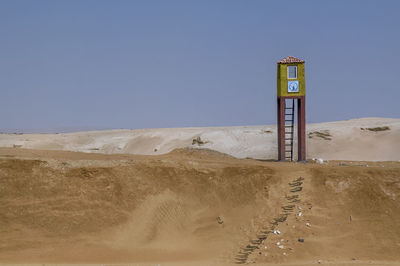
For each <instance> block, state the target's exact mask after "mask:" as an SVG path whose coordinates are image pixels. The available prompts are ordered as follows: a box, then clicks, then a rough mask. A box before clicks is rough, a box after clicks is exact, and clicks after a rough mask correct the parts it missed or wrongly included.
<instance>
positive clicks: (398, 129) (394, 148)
mask: <svg viewBox="0 0 400 266" xmlns="http://www.w3.org/2000/svg"><path fill="white" fill-rule="evenodd" d="M374 129H375V130H374ZM307 135H308V137H307V149H308V150H307V157H308V158H323V159H328V160H370V161H398V160H400V152H399V150H400V141H399V140H400V119H388V118H363V119H353V120H348V121H339V122H330V123H318V124H308V125H307ZM196 139H198V140H199V141H200V142H196V141H193V140H196ZM0 147H20V148H28V149H45V150H66V151H79V152H89V153H106V154H116V153H126V154H143V155H158V154H165V153H168V152H170V151H172V150H174V149H177V148H185V147H197V148H206V149H212V150H216V151H219V152H222V153H226V154H229V155H232V156H234V157H236V158H255V159H276V158H277V137H276V126H273V125H270V126H268V125H267V126H241V127H214V128H212V127H208V128H164V129H141V130H108V131H89V132H77V133H68V134H22V135H18V134H1V135H0Z"/></svg>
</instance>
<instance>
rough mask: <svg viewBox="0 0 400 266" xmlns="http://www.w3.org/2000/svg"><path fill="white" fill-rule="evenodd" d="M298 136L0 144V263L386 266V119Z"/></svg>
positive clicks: (154, 136)
mask: <svg viewBox="0 0 400 266" xmlns="http://www.w3.org/2000/svg"><path fill="white" fill-rule="evenodd" d="M307 131H308V134H307V136H308V137H307V142H308V157H309V158H312V157H317V158H324V159H329V161H328V162H326V161H325V163H324V164H316V163H314V162H313V161H308V162H307V163H290V162H286V163H283V162H270V161H263V160H254V159H240V158H257V159H274V158H276V129H275V127H273V126H252V127H224V128H223V127H221V128H177V129H149V130H112V131H92V132H77V133H69V134H21V135H17V134H1V135H0V264H4V265H9V264H11V263H13V264H14V263H29V264H32V263H38V264H39V265H42V264H44V263H47V264H49V263H50V264H72V263H73V264H101V265H103V264H129V265H132V264H134V265H157V264H160V265H237V264H247V263H252V264H254V265H277V264H280V265H319V264H327V265H341V266H345V265H399V264H400V252H399V250H400V227H399V226H398V224H399V221H400V204H399V199H400V174H399V173H400V162H398V160H400V153H399V150H400V146H399V145H400V143H399V140H400V119H378V118H368V119H357V120H349V121H341V122H332V123H320V124H310V125H307ZM235 157H236V158H235ZM334 159H338V160H339V161H335V160H334ZM346 160H350V161H346ZM351 160H353V161H351ZM372 161H375V162H372ZM275 230H279V232H280V234H275V233H274V231H275ZM299 238H302V239H304V242H299Z"/></svg>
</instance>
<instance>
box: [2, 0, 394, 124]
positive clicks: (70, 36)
mask: <svg viewBox="0 0 400 266" xmlns="http://www.w3.org/2000/svg"><path fill="white" fill-rule="evenodd" d="M399 12H400V1H378V0H376V1H338V0H335V1H318V0H317V1H266V0H262V1H256V0H252V1H244V0H242V1H234V0H227V1H216V0H213V1H205V0H198V1H191V0H182V1H173V0H168V1H164V0H159V1H149V0H143V1H133V0H132V1H111V0H110V1H99V0H93V1H85V0H80V1H71V0H64V1H52V0H51V1H40V0H38V1H31V0H28V1H18V0H12V1H5V0H1V1H0V92H1V97H0V129H10V128H12V129H41V128H43V129H45V128H46V129H48V128H60V127H77V128H80V127H81V128H84V127H96V128H155V127H187V126H229V125H260V124H273V123H275V121H276V110H275V109H276V61H278V60H279V59H281V58H283V57H286V56H287V55H292V56H296V57H299V58H301V59H304V60H306V82H307V120H308V122H321V121H334V120H343V119H350V118H358V117H369V116H374V117H376V116H378V117H393V118H400V15H399Z"/></svg>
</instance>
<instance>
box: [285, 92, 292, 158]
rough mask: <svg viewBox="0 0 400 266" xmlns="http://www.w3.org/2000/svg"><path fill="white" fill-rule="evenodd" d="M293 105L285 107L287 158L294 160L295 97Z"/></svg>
mask: <svg viewBox="0 0 400 266" xmlns="http://www.w3.org/2000/svg"><path fill="white" fill-rule="evenodd" d="M288 101H292V106H291V107H285V159H286V160H287V159H290V160H291V161H293V138H294V136H293V134H294V99H289V100H288Z"/></svg>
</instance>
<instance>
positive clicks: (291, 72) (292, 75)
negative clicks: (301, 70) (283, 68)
mask: <svg viewBox="0 0 400 266" xmlns="http://www.w3.org/2000/svg"><path fill="white" fill-rule="evenodd" d="M287 74H288V79H297V66H288V67H287Z"/></svg>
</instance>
